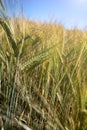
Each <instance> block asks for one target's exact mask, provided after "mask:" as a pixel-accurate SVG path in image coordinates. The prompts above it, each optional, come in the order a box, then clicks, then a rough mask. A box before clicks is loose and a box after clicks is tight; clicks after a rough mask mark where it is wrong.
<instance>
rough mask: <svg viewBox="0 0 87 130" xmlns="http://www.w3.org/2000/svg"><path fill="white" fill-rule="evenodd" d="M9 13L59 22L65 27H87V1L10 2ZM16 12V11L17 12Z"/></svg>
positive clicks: (12, 0) (29, 0)
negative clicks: (22, 13)
mask: <svg viewBox="0 0 87 130" xmlns="http://www.w3.org/2000/svg"><path fill="white" fill-rule="evenodd" d="M8 1H9V2H8V4H9V7H10V9H9V10H10V11H9V12H16V13H17V14H18V15H20V14H21V10H22V5H23V12H24V15H25V16H26V17H29V18H31V19H35V20H39V21H50V20H52V21H58V22H61V23H62V24H64V26H65V27H68V28H70V27H73V26H75V25H76V26H77V27H79V28H84V27H85V26H86V25H87V0H8ZM15 10H16V11H15Z"/></svg>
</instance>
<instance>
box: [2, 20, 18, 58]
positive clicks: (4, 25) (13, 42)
mask: <svg viewBox="0 0 87 130" xmlns="http://www.w3.org/2000/svg"><path fill="white" fill-rule="evenodd" d="M0 25H1V26H2V28H3V29H4V31H5V33H6V35H7V38H8V40H9V44H10V46H11V48H12V50H13V52H14V55H15V56H16V57H17V55H18V50H17V45H16V40H15V39H14V37H13V35H12V33H11V30H10V27H9V25H8V24H7V22H6V20H4V19H2V18H0Z"/></svg>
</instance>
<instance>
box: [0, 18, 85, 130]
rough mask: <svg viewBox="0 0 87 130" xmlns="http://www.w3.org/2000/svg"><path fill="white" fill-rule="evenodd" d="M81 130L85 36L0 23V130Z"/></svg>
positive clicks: (14, 21)
mask: <svg viewBox="0 0 87 130" xmlns="http://www.w3.org/2000/svg"><path fill="white" fill-rule="evenodd" d="M1 125H2V126H3V128H4V129H5V130H10V129H11V130H18V129H20V130H22V129H25V130H87V32H86V31H82V30H78V29H76V28H74V29H72V30H67V29H65V28H64V27H63V26H62V25H60V24H57V23H51V22H50V23H48V24H47V23H39V22H35V21H31V20H26V19H24V18H22V19H10V20H8V19H3V18H0V127H1Z"/></svg>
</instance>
